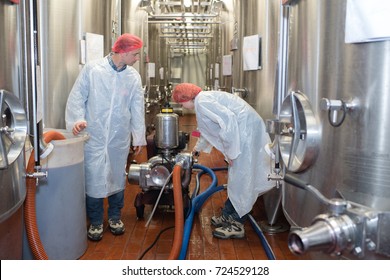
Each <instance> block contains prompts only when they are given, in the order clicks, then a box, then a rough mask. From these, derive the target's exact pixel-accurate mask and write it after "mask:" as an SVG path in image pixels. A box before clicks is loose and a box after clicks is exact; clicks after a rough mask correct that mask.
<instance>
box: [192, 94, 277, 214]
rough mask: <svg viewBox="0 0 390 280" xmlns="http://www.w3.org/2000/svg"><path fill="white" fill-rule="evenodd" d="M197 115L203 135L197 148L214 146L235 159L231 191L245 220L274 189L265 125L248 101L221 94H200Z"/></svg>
mask: <svg viewBox="0 0 390 280" xmlns="http://www.w3.org/2000/svg"><path fill="white" fill-rule="evenodd" d="M195 113H196V119H197V124H198V129H199V131H200V133H201V136H200V138H199V140H198V142H197V144H196V149H199V151H200V150H202V151H206V152H208V151H210V150H211V149H210V147H211V145H212V146H214V147H215V148H216V149H218V150H219V151H221V152H222V153H223V154H224V155H225V157H226V158H227V159H230V160H232V165H231V166H230V167H229V170H228V186H227V191H228V196H229V198H230V201H231V202H232V204H233V206H234V208H235V210H236V211H237V213H238V214H239V215H240V217H242V216H244V215H245V214H247V213H249V212H250V211H251V209H252V207H253V205H254V203H255V202H256V200H257V197H258V196H259V195H260V194H263V193H264V192H266V191H268V190H270V189H271V188H272V187H273V186H274V184H273V183H272V182H271V181H268V179H267V177H268V174H269V173H270V158H269V156H268V155H267V153H266V152H265V149H264V146H265V145H266V144H268V143H270V142H271V139H270V137H269V135H268V133H267V132H266V129H265V124H264V122H263V120H262V118H261V117H260V116H259V114H258V113H257V112H256V111H255V110H254V109H253V108H252V107H251V106H250V105H249V104H248V103H247V102H245V101H244V100H243V99H241V98H240V97H238V96H235V95H233V94H230V93H227V92H221V91H202V92H200V93H199V94H198V95H197V96H196V98H195ZM205 140H206V141H205ZM207 142H208V143H207ZM207 144H209V145H207Z"/></svg>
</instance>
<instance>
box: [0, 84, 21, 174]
mask: <svg viewBox="0 0 390 280" xmlns="http://www.w3.org/2000/svg"><path fill="white" fill-rule="evenodd" d="M0 111H1V120H0V123H1V125H0V127H1V128H0V132H1V139H0V169H4V168H7V167H8V166H9V165H10V164H12V163H13V162H14V161H15V160H16V159H17V158H18V157H19V155H20V153H21V152H22V150H23V148H24V144H25V140H26V137H27V119H26V114H25V111H24V109H23V107H22V105H21V104H20V102H19V100H18V98H17V97H16V96H15V95H14V94H12V93H11V92H8V91H6V90H3V89H2V90H0Z"/></svg>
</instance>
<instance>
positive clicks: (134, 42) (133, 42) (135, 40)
mask: <svg viewBox="0 0 390 280" xmlns="http://www.w3.org/2000/svg"><path fill="white" fill-rule="evenodd" d="M140 48H142V40H141V38H139V37H137V36H135V35H132V34H129V33H125V34H122V35H121V36H119V37H118V39H116V41H115V43H114V45H113V46H112V51H113V52H115V53H127V52H130V51H134V50H136V49H140Z"/></svg>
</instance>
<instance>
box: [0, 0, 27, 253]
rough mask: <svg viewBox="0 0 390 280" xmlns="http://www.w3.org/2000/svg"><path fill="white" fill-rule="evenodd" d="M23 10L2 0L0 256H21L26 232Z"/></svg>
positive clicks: (0, 14) (0, 22)
mask: <svg viewBox="0 0 390 280" xmlns="http://www.w3.org/2000/svg"><path fill="white" fill-rule="evenodd" d="M19 13H20V9H19V6H18V5H12V4H11V3H10V2H9V1H1V2H0V30H1V32H0V33H1V34H2V40H0V56H1V63H0V110H1V112H0V113H1V119H0V124H1V125H0V127H1V133H0V134H1V135H0V259H2V260H4V259H20V258H21V256H22V242H21V240H22V239H21V237H22V233H23V207H22V206H23V202H24V200H25V196H26V184H25V180H24V175H25V173H24V151H23V147H24V141H25V139H26V135H27V122H26V117H25V112H24V109H23V106H22V103H21V102H20V100H19V97H20V95H21V92H22V90H21V87H22V86H21V75H22V69H21V67H20V66H21V52H22V50H21V48H20V46H21V36H22V35H21V30H20V29H19V27H20V17H19Z"/></svg>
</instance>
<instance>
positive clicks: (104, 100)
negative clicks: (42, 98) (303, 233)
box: [65, 33, 146, 241]
mask: <svg viewBox="0 0 390 280" xmlns="http://www.w3.org/2000/svg"><path fill="white" fill-rule="evenodd" d="M141 47H142V41H141V39H140V38H138V37H137V36H134V35H131V34H127V33H126V34H123V35H121V36H120V37H118V39H117V40H116V42H115V44H114V45H113V47H112V52H111V53H110V54H109V55H107V56H106V57H104V58H102V59H98V60H95V61H92V62H90V63H88V64H86V65H85V66H84V68H83V69H82V70H81V72H80V74H79V76H78V78H77V80H76V83H75V84H74V86H73V88H72V91H71V92H70V95H69V98H68V102H67V106H66V114H65V119H66V127H67V129H68V130H72V131H73V134H74V135H77V134H78V133H80V132H81V131H82V130H85V131H86V132H87V133H88V134H89V139H88V140H87V141H86V143H85V147H84V159H85V186H86V207H87V216H88V219H89V222H90V226H89V229H88V238H89V239H91V240H94V241H99V240H101V239H102V237H103V231H104V230H103V212H104V209H103V199H104V198H106V197H108V226H109V229H110V231H111V232H112V233H113V234H114V235H119V234H122V233H124V231H125V226H124V224H123V222H122V220H121V209H122V208H123V204H124V189H125V185H126V184H125V179H126V175H125V166H126V162H127V156H128V154H129V148H130V143H132V145H133V146H134V147H135V150H136V151H135V154H138V153H139V152H140V151H141V149H142V146H145V145H146V136H145V115H144V93H143V89H142V83H141V77H140V75H139V73H138V72H137V71H136V70H135V69H134V68H133V67H132V65H133V64H134V63H135V62H137V61H138V60H139V56H140V51H141Z"/></svg>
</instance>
